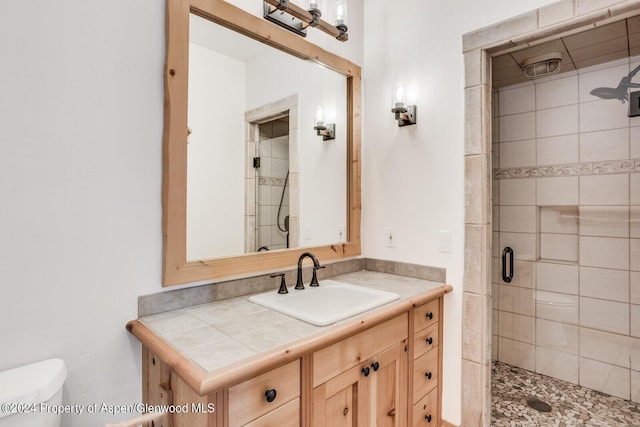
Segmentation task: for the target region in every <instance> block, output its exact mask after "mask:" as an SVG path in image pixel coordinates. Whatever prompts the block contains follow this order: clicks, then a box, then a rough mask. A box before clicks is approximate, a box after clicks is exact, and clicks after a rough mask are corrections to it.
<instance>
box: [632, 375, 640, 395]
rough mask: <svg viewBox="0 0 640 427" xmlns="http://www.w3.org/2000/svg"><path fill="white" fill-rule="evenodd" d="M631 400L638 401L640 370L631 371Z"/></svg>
mask: <svg viewBox="0 0 640 427" xmlns="http://www.w3.org/2000/svg"><path fill="white" fill-rule="evenodd" d="M631 401H632V402H636V403H640V372H638V371H631Z"/></svg>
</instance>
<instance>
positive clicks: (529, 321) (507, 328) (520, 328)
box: [498, 311, 536, 344]
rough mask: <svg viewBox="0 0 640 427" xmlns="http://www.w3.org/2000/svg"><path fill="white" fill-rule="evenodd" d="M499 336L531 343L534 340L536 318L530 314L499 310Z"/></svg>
mask: <svg viewBox="0 0 640 427" xmlns="http://www.w3.org/2000/svg"><path fill="white" fill-rule="evenodd" d="M499 313H500V314H499V322H500V325H499V334H498V335H499V336H501V337H504V338H509V339H512V340H518V341H522V342H526V343H529V344H533V343H534V342H535V339H536V337H535V332H536V319H535V317H531V316H523V315H521V314H515V313H509V312H507V311H500V312H499Z"/></svg>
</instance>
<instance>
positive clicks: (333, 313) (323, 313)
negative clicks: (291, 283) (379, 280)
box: [249, 280, 400, 326]
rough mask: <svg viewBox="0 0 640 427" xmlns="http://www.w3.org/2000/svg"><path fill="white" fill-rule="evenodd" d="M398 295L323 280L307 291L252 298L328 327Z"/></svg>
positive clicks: (396, 297) (273, 308)
mask: <svg viewBox="0 0 640 427" xmlns="http://www.w3.org/2000/svg"><path fill="white" fill-rule="evenodd" d="M398 298H400V296H399V295H398V294H394V293H392V292H386V291H380V290H377V289H370V288H365V287H362V286H356V285H352V284H349V283H343V282H337V281H334V280H323V281H321V282H320V286H318V287H310V286H308V285H305V289H304V290H295V289H293V287H291V288H290V289H289V293H288V294H279V293H278V292H276V291H270V292H267V293H264V294H259V295H253V296H251V297H249V301H251V302H253V303H256V304H260V305H262V306H264V307H267V308H270V309H272V310H275V311H278V312H280V313H282V314H286V315H288V316H291V317H295V318H296V319H300V320H303V321H305V322H308V323H311V324H313V325H316V326H326V325H329V324H331V323H335V322H337V321H339V320H343V319H346V318H347V317H351V316H355V315H356V314H360V313H363V312H365V311H367V310H371V309H372V308H376V307H379V306H381V305H383V304H387V303H389V302H391V301H395V300H397V299H398Z"/></svg>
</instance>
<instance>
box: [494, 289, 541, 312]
mask: <svg viewBox="0 0 640 427" xmlns="http://www.w3.org/2000/svg"><path fill="white" fill-rule="evenodd" d="M533 295H534V291H533V290H532V289H527V288H520V287H516V286H509V285H500V305H499V309H500V310H501V311H508V312H510V313H516V314H522V315H525V316H534V315H535V306H534V299H533Z"/></svg>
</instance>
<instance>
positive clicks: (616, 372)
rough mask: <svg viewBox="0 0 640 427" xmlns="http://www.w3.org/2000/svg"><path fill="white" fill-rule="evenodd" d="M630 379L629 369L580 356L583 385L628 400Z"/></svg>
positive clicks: (581, 383)
mask: <svg viewBox="0 0 640 427" xmlns="http://www.w3.org/2000/svg"><path fill="white" fill-rule="evenodd" d="M630 380H631V378H630V371H629V370H628V369H624V368H620V367H619V366H613V365H609V364H606V363H602V362H598V361H596V360H591V359H585V358H582V357H581V358H580V385H581V386H583V387H587V388H590V389H592V390H596V391H601V392H603V393H607V394H610V395H613V396H617V397H621V398H622V399H627V400H628V399H629V397H630V388H629V383H630Z"/></svg>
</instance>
